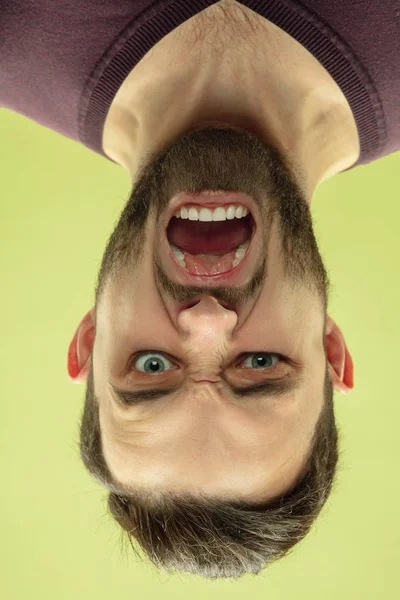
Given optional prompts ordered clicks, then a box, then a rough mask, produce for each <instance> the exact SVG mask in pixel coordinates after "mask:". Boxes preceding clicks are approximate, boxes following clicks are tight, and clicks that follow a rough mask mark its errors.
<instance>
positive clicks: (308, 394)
mask: <svg viewBox="0 0 400 600" xmlns="http://www.w3.org/2000/svg"><path fill="white" fill-rule="evenodd" d="M323 371H324V370H323V369H322V378H321V380H320V382H321V385H318V386H317V385H316V384H314V385H310V386H308V387H307V388H306V389H305V390H304V391H303V392H301V393H300V395H299V396H298V397H297V398H296V399H292V400H290V401H288V402H286V404H283V403H282V402H280V403H278V402H277V403H276V404H275V405H271V404H269V405H268V406H267V407H260V406H257V407H256V406H250V404H248V405H246V406H245V407H235V406H233V405H229V404H228V403H225V404H223V403H218V402H215V403H214V404H213V403H212V399H210V397H208V398H206V397H205V395H203V396H201V397H198V398H196V397H194V396H193V395H191V396H190V395H188V396H187V397H182V398H179V399H178V401H177V402H176V404H175V405H174V406H171V405H170V404H168V403H165V405H163V406H159V407H158V408H157V409H156V410H155V411H153V412H149V411H148V410H147V409H146V410H144V411H142V410H140V411H137V412H136V413H135V414H132V413H131V414H130V416H129V418H125V419H122V418H121V414H120V413H119V412H117V411H115V410H114V407H113V406H112V405H110V404H109V403H108V402H106V401H104V400H105V399H104V398H102V399H101V400H100V421H101V432H102V445H103V452H104V456H105V460H106V462H107V464H108V466H109V468H110V470H111V472H112V473H113V475H114V476H115V477H116V479H118V480H119V481H120V482H121V483H123V484H125V485H135V484H136V485H143V486H144V487H146V486H161V487H163V488H165V489H169V490H171V491H191V492H198V491H199V490H202V491H203V492H204V493H210V494H220V495H224V494H228V495H229V494H231V495H233V494H236V495H243V494H244V493H245V490H248V491H249V494H250V492H251V496H252V497H253V495H254V494H256V495H257V494H263V493H264V494H265V493H266V492H268V494H270V497H271V498H272V497H273V496H274V494H279V493H281V492H282V491H284V488H285V489H286V487H290V485H291V483H292V482H294V481H295V479H296V477H298V475H299V473H300V472H301V469H302V467H303V466H304V464H305V461H306V457H307V454H308V450H309V447H310V442H311V439H312V435H313V432H314V429H315V424H316V422H317V420H318V417H319V414H320V410H321V408H322V402H323V385H322V384H323ZM207 400H210V402H209V403H208V404H207ZM277 490H278V491H277Z"/></svg>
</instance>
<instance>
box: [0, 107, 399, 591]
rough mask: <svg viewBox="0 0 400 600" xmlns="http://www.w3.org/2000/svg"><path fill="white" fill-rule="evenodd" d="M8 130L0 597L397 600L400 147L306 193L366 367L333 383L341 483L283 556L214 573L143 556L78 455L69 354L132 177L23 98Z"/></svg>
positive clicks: (3, 152) (342, 319)
mask: <svg viewBox="0 0 400 600" xmlns="http://www.w3.org/2000/svg"><path fill="white" fill-rule="evenodd" d="M0 131H1V142H0V175H1V198H0V282H1V283H0V285H1V288H0V289H1V295H0V359H1V361H0V364H1V367H0V398H1V417H0V480H1V484H0V485H1V488H0V489H1V491H0V532H1V538H0V539H1V544H0V570H1V573H0V597H1V598H2V599H3V600H25V599H29V600H46V599H52V600H53V599H57V600H72V599H73V600H81V599H82V600H83V599H85V600H103V599H104V600H105V599H110V598H124V599H125V598H140V597H146V598H154V599H155V598H163V599H165V598H167V599H168V598H171V599H172V598H174V600H181V599H182V600H186V598H187V597H188V594H190V598H191V600H192V599H193V600H194V599H196V600H197V599H199V600H200V599H202V598H204V595H205V594H206V595H207V599H208V600H217V599H219V598H221V597H224V598H225V597H228V595H229V598H230V599H232V600H236V599H237V600H242V599H243V598H244V597H245V598H251V599H252V600H258V599H261V598H262V599H268V600H289V599H290V600H292V599H295V600H306V599H307V600H316V599H320V598H322V599H323V600H333V599H335V600H336V599H340V600H343V599H344V600H348V599H349V600H350V599H351V600H358V599H360V600H361V599H362V600H375V599H378V598H379V599H380V598H385V600H391V599H397V598H399V597H400V592H399V584H398V580H399V566H398V562H399V559H400V551H399V537H400V536H399V532H400V522H399V521H400V519H399V504H400V502H399V501H400V484H399V458H400V452H399V447H400V442H399V424H400V397H399V392H398V383H397V379H398V374H399V359H400V353H399V337H400V336H399V334H400V319H399V311H400V284H399V272H400V268H399V262H400V239H399V230H400V227H399V223H400V198H399V190H400V153H396V154H392V155H389V156H387V157H385V158H383V159H380V160H379V161H376V162H374V163H371V164H369V165H366V166H362V167H358V168H357V169H355V170H354V171H350V172H347V173H342V174H339V175H337V176H336V177H334V178H332V179H330V180H329V181H327V182H325V183H324V184H322V185H321V186H320V187H319V188H318V189H317V191H316V193H315V195H314V198H313V200H312V205H311V208H312V213H313V217H314V220H315V231H316V235H317V239H318V241H319V245H320V250H321V253H322V256H323V259H324V262H325V264H326V266H327V269H328V271H329V274H330V276H331V279H332V283H333V291H332V298H331V306H330V311H329V314H330V315H331V316H332V318H333V319H335V320H336V322H337V323H338V325H339V327H340V328H341V329H342V332H343V334H344V337H345V340H346V343H347V344H348V347H349V349H350V352H351V353H352V356H353V360H354V368H355V389H354V391H353V392H352V394H350V395H349V396H343V395H341V394H338V393H336V392H335V405H336V415H337V421H338V426H339V431H340V436H341V445H340V464H339V468H338V478H337V482H336V485H335V488H334V491H333V492H332V494H331V497H330V499H329V501H328V503H327V504H326V506H325V508H324V509H323V512H322V513H321V515H320V517H319V519H318V520H317V521H316V524H315V525H314V527H313V529H312V531H311V533H310V534H309V535H308V536H307V537H306V538H305V539H304V540H303V541H302V542H301V543H300V544H299V545H298V546H297V547H295V549H294V550H293V552H292V553H291V555H290V556H289V557H288V558H285V559H283V560H281V561H280V562H277V563H275V564H273V565H272V566H270V567H268V568H266V569H265V570H264V571H263V573H262V574H261V575H259V576H252V575H248V576H245V577H243V578H242V579H240V580H239V581H237V582H229V581H223V580H220V581H207V580H203V579H200V578H197V577H193V576H190V575H186V574H179V575H178V574H177V575H172V576H168V575H164V574H162V573H160V572H158V571H157V570H156V569H155V568H153V567H152V565H151V564H150V563H148V562H147V563H143V564H142V563H140V562H138V561H137V559H135V557H134V555H133V554H132V550H131V549H130V546H129V545H127V546H125V545H123V544H122V542H121V533H120V530H119V528H118V526H117V525H116V524H115V523H114V522H113V520H112V519H111V517H109V516H108V514H107V511H106V491H105V490H104V489H103V488H102V487H101V486H100V485H98V484H97V483H96V482H95V481H94V480H92V479H91V478H90V476H89V475H88V474H87V473H86V471H85V470H84V467H83V465H82V464H81V462H80V458H79V453H78V440H79V437H78V429H79V421H80V413H81V409H82V405H83V394H84V385H82V386H77V385H74V384H72V383H70V382H69V380H68V377H67V370H66V358H67V350H68V345H69V342H70V340H71V339H72V336H73V335H74V332H75V329H76V327H77V326H78V323H79V321H80V320H81V318H82V317H83V316H84V315H85V314H86V312H87V311H88V310H89V309H90V308H91V307H92V305H93V298H94V285H95V278H96V275H97V271H98V268H99V265H100V261H101V257H102V255H103V251H104V248H105V244H106V241H107V239H108V236H109V234H110V233H111V231H112V230H113V227H114V225H115V223H116V221H117V219H118V217H119V215H120V212H121V210H122V208H123V206H124V205H125V201H126V199H127V198H128V195H129V193H130V179H129V175H128V173H127V171H125V170H124V169H123V168H122V167H120V166H118V165H114V164H112V163H109V162H108V161H106V160H105V159H103V158H102V157H100V156H98V155H97V154H95V153H93V152H91V151H90V150H88V149H87V148H85V147H84V146H82V145H80V144H77V143H75V142H73V141H71V140H69V139H66V138H64V137H62V136H61V135H60V134H58V133H55V132H53V131H50V130H48V129H46V128H44V127H41V126H39V125H37V124H36V123H33V122H31V121H29V120H28V119H26V118H24V117H22V116H20V115H17V114H15V113H12V112H10V111H5V110H2V111H0Z"/></svg>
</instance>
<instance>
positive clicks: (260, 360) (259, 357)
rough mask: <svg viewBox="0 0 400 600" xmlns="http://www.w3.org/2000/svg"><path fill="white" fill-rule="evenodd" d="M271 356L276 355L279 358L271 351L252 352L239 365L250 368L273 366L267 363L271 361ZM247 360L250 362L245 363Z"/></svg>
mask: <svg viewBox="0 0 400 600" xmlns="http://www.w3.org/2000/svg"><path fill="white" fill-rule="evenodd" d="M271 356H277V357H278V360H279V354H273V353H272V352H253V353H251V354H249V355H248V357H247V358H245V359H244V361H243V362H242V363H241V365H240V366H244V367H245V368H250V369H259V370H260V369H266V368H268V367H272V366H274V365H271V364H269V363H270V362H271V359H270V357H271ZM248 361H250V364H247V365H246V364H245V363H246V362H247V363H248ZM272 362H273V361H272Z"/></svg>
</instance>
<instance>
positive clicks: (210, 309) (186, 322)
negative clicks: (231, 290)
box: [177, 296, 238, 345]
mask: <svg viewBox="0 0 400 600" xmlns="http://www.w3.org/2000/svg"><path fill="white" fill-rule="evenodd" d="M237 320H238V316H237V314H236V312H235V311H233V310H229V309H227V308H224V307H223V306H221V304H219V302H218V301H217V300H216V299H215V298H212V297H211V296H202V298H201V299H200V300H199V301H198V302H197V303H196V304H195V305H194V306H191V307H190V308H186V309H183V310H181V312H180V313H179V315H178V318H177V324H178V329H179V330H180V331H181V332H182V333H183V334H184V335H185V337H190V338H191V341H192V342H193V343H194V344H195V343H196V340H197V343H199V344H200V345H204V344H205V343H211V344H212V345H213V344H214V343H215V341H217V340H218V341H222V339H223V338H225V339H229V338H230V337H231V335H232V332H233V330H234V329H235V327H236V324H237Z"/></svg>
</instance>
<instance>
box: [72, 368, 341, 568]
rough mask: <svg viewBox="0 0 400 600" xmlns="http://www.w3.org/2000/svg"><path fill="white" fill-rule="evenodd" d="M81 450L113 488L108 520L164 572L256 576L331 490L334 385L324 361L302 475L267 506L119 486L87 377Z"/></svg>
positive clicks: (297, 537)
mask: <svg viewBox="0 0 400 600" xmlns="http://www.w3.org/2000/svg"><path fill="white" fill-rule="evenodd" d="M80 453H81V457H82V460H83V462H84V464H85V466H86V468H87V469H88V471H89V473H91V475H92V476H93V477H94V478H95V479H96V480H97V481H98V482H99V483H101V484H102V485H103V486H104V487H106V488H107V489H108V490H110V494H109V496H108V508H109V511H110V513H111V515H112V516H113V517H114V519H115V520H116V521H117V523H119V525H120V526H121V527H122V529H123V530H125V531H126V532H127V533H128V539H129V542H130V544H131V546H132V549H133V551H134V552H135V553H136V555H137V556H139V554H138V553H137V551H136V549H135V547H134V546H133V544H132V539H134V540H136V542H137V543H138V544H139V546H140V547H141V548H142V550H143V551H144V552H145V555H146V556H147V557H148V558H149V559H150V561H151V562H152V563H153V564H154V565H155V566H156V567H157V568H160V569H162V570H164V571H165V572H167V573H172V572H173V571H174V570H178V571H184V572H187V573H192V574H195V575H199V576H201V577H205V578H208V579H216V578H231V579H237V578H239V577H241V576H242V575H245V574H247V573H253V574H258V573H259V572H260V571H261V570H262V569H263V568H264V567H266V566H268V565H269V564H270V563H272V562H273V561H274V560H277V559H279V558H282V557H283V556H285V555H286V554H287V553H288V551H289V550H290V549H291V548H293V546H295V545H296V544H297V543H298V542H300V541H301V540H302V539H303V538H304V537H305V535H306V534H307V533H308V531H309V530H310V528H311V526H312V524H313V523H314V521H315V519H316V518H317V516H318V515H319V513H320V511H321V509H322V507H323V505H324V504H325V502H326V500H327V498H328V496H329V493H330V491H331V488H332V483H333V480H334V476H335V472H336V464H337V460H338V432H337V428H336V424H335V416H334V408H333V386H332V382H331V380H330V377H329V373H328V363H326V370H325V381H324V405H323V408H322V410H321V413H320V416H319V419H318V422H317V425H316V427H315V431H314V435H313V438H312V440H311V444H310V450H309V456H308V459H307V465H306V469H305V474H304V475H303V477H302V479H301V481H300V482H299V483H297V485H296V487H295V488H294V489H292V490H291V491H289V492H287V493H285V494H284V495H283V496H281V497H280V498H279V499H278V500H276V501H274V502H272V503H271V502H270V503H269V504H268V503H267V504H265V503H264V504H262V505H260V504H258V505H252V504H248V503H246V502H244V501H227V500H221V499H215V498H211V497H206V496H197V495H196V496H195V495H191V494H172V493H167V492H162V491H159V490H158V491H157V492H156V491H148V490H143V489H140V490H139V489H138V490H136V491H132V490H129V493H128V492H127V489H126V488H124V486H122V485H119V484H118V482H116V480H115V478H114V477H113V476H112V474H111V472H110V470H109V469H108V466H107V464H106V461H105V459H104V455H103V451H102V444H101V431H100V420H99V403H98V399H97V397H96V396H95V393H94V385H93V365H92V368H91V370H90V373H89V377H88V381H87V387H86V397H85V405H84V409H83V414H82V422H81V428H80Z"/></svg>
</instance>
